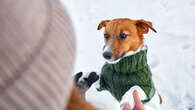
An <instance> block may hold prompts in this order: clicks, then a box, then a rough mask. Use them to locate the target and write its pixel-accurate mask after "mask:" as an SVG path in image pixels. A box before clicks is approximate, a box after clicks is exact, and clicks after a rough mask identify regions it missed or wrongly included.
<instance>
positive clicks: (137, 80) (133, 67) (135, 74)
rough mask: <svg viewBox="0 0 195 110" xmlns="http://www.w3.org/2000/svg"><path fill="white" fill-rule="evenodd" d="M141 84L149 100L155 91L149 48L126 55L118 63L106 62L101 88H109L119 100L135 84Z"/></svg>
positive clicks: (101, 75)
mask: <svg viewBox="0 0 195 110" xmlns="http://www.w3.org/2000/svg"><path fill="white" fill-rule="evenodd" d="M135 85H138V86H140V87H141V88H142V89H143V90H144V92H145V93H146V95H147V97H148V99H147V100H144V101H143V102H147V101H149V100H150V99H151V98H152V97H153V95H154V92H155V88H154V85H153V81H152V75H151V71H150V68H149V66H148V64H147V49H146V50H141V51H140V52H138V53H136V54H135V55H131V56H126V57H124V58H123V59H121V60H120V61H119V62H118V63H116V64H109V63H106V64H105V65H104V66H103V68H102V70H101V74H100V88H98V90H99V91H101V90H108V91H109V92H110V93H111V94H112V95H113V96H114V97H115V98H116V99H117V100H118V101H120V100H121V98H122V96H123V95H124V94H125V93H126V92H127V91H128V90H129V89H130V88H131V87H133V86H135Z"/></svg>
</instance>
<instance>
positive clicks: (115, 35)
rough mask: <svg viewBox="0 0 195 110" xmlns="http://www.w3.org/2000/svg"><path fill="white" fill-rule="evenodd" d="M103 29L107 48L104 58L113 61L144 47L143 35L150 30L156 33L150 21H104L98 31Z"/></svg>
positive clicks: (120, 19) (122, 19) (121, 19)
mask: <svg viewBox="0 0 195 110" xmlns="http://www.w3.org/2000/svg"><path fill="white" fill-rule="evenodd" d="M102 27H105V31H104V40H105V47H106V48H105V49H106V50H105V49H104V50H105V51H104V54H103V56H104V58H106V59H107V60H111V61H114V60H117V59H119V58H121V56H124V55H126V54H127V53H128V52H135V51H136V50H137V49H138V48H140V47H142V46H143V45H144V38H143V34H146V33H148V31H149V29H151V30H153V31H154V32H156V30H155V29H154V28H153V27H152V23H151V22H149V21H145V20H131V19H127V18H119V19H113V20H104V21H102V22H101V23H100V24H99V26H98V30H100V29H101V28H102ZM105 53H106V54H105Z"/></svg>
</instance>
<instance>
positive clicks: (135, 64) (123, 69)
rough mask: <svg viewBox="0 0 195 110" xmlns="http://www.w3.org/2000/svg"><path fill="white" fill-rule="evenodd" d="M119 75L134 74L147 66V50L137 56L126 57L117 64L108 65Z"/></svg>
mask: <svg viewBox="0 0 195 110" xmlns="http://www.w3.org/2000/svg"><path fill="white" fill-rule="evenodd" d="M106 65H110V67H111V69H112V70H113V71H115V72H117V73H133V72H136V71H138V70H140V69H142V68H144V67H145V66H147V65H148V64H147V50H143V51H140V52H138V53H136V54H135V55H131V56H126V57H124V58H123V59H121V60H120V61H119V62H117V63H116V64H108V63H106Z"/></svg>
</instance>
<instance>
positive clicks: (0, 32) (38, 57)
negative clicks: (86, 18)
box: [0, 0, 75, 110]
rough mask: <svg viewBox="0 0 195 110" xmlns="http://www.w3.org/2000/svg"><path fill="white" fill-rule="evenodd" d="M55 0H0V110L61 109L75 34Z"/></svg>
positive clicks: (67, 87) (69, 82) (69, 85)
mask: <svg viewBox="0 0 195 110" xmlns="http://www.w3.org/2000/svg"><path fill="white" fill-rule="evenodd" d="M71 26H72V25H71V22H70V20H69V17H68V15H67V14H66V12H65V11H64V9H63V7H62V6H61V4H60V3H59V1H58V0H0V110H64V109H65V108H66V104H67V102H68V100H69V97H70V92H71V89H72V68H73V63H74V60H73V59H74V51H75V45H74V34H73V31H72V30H73V29H72V27H71Z"/></svg>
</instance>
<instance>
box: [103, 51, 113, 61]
mask: <svg viewBox="0 0 195 110" xmlns="http://www.w3.org/2000/svg"><path fill="white" fill-rule="evenodd" d="M103 56H104V58H105V59H107V60H109V59H111V58H112V52H104V53H103Z"/></svg>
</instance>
